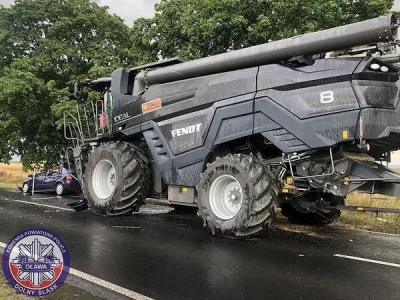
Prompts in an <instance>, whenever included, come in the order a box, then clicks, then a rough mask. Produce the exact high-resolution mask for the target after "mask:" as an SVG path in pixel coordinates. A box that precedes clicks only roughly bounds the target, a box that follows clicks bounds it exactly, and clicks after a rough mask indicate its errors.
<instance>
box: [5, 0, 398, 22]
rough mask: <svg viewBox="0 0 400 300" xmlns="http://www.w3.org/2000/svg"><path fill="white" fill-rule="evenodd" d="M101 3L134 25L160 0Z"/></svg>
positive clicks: (7, 2) (8, 1)
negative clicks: (136, 20) (134, 22)
mask: <svg viewBox="0 0 400 300" xmlns="http://www.w3.org/2000/svg"><path fill="white" fill-rule="evenodd" d="M94 1H96V2H97V3H98V4H99V5H101V6H103V5H107V6H108V7H110V12H111V13H114V14H117V15H119V16H120V17H121V18H122V19H124V20H125V22H126V23H127V24H128V25H129V26H132V24H133V20H135V19H137V18H139V17H147V18H148V17H152V16H153V15H154V4H155V3H157V2H160V0H94ZM13 2H14V0H0V4H3V5H5V6H9V5H10V4H11V3H13ZM394 9H395V10H400V0H395V1H394Z"/></svg>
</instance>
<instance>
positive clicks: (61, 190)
mask: <svg viewBox="0 0 400 300" xmlns="http://www.w3.org/2000/svg"><path fill="white" fill-rule="evenodd" d="M63 192H64V187H63V185H62V184H57V187H56V193H57V195H61V194H62V193H63Z"/></svg>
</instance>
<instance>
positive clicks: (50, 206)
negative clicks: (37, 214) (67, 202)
mask: <svg viewBox="0 0 400 300" xmlns="http://www.w3.org/2000/svg"><path fill="white" fill-rule="evenodd" d="M11 201H15V202H21V203H26V204H31V205H37V206H44V207H49V208H55V209H61V210H66V211H75V210H73V209H71V208H64V207H58V206H52V205H47V204H40V203H34V202H30V201H22V200H11Z"/></svg>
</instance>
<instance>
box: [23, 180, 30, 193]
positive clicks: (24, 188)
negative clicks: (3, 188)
mask: <svg viewBox="0 0 400 300" xmlns="http://www.w3.org/2000/svg"><path fill="white" fill-rule="evenodd" d="M30 189H31V188H30V187H29V184H27V183H24V185H23V186H22V192H23V193H25V194H26V193H29V190H30Z"/></svg>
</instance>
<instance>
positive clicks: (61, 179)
mask: <svg viewBox="0 0 400 300" xmlns="http://www.w3.org/2000/svg"><path fill="white" fill-rule="evenodd" d="M32 187H33V176H32V175H29V176H28V178H27V179H26V180H25V181H24V183H23V185H22V188H21V190H22V192H24V193H29V192H30V191H32ZM80 190H81V185H80V183H79V181H78V180H77V179H76V176H74V175H73V174H71V173H70V172H68V170H67V169H65V168H63V167H61V168H60V169H59V170H56V171H49V172H44V173H38V174H36V176H35V185H34V191H35V192H36V191H38V192H55V193H56V194H57V195H58V196H61V195H64V194H65V193H67V192H69V191H80Z"/></svg>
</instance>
